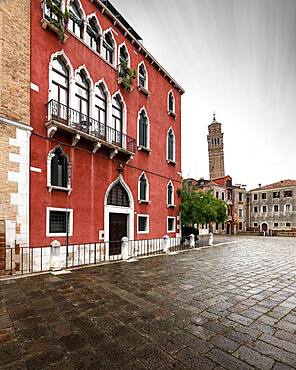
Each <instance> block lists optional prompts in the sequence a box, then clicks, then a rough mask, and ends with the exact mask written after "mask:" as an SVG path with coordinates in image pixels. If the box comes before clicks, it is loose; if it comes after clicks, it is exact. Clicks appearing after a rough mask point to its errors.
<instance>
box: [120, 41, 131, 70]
mask: <svg viewBox="0 0 296 370" xmlns="http://www.w3.org/2000/svg"><path fill="white" fill-rule="evenodd" d="M119 63H120V64H123V65H125V66H128V65H129V54H128V51H127V48H126V46H125V45H121V46H120V47H119Z"/></svg>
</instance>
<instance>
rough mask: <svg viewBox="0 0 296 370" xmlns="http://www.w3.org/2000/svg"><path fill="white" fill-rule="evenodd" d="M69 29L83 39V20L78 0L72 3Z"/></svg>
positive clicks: (73, 0) (72, 0)
mask: <svg viewBox="0 0 296 370" xmlns="http://www.w3.org/2000/svg"><path fill="white" fill-rule="evenodd" d="M68 29H69V30H70V31H71V32H73V33H74V34H75V35H76V36H77V37H79V38H81V39H82V38H83V18H82V15H81V11H80V9H79V4H78V2H77V0H71V1H70V5H69V21H68Z"/></svg>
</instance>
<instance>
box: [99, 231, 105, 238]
mask: <svg viewBox="0 0 296 370" xmlns="http://www.w3.org/2000/svg"><path fill="white" fill-rule="evenodd" d="M104 239H105V232H104V230H99V240H104Z"/></svg>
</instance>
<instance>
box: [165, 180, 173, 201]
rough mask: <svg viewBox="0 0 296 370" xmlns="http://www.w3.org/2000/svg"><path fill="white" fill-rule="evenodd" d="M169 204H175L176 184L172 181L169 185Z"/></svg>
mask: <svg viewBox="0 0 296 370" xmlns="http://www.w3.org/2000/svg"><path fill="white" fill-rule="evenodd" d="M167 205H168V206H173V205H174V186H173V184H172V182H171V181H170V182H169V183H168V185H167Z"/></svg>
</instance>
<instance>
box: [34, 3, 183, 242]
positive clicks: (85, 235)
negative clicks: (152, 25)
mask: <svg viewBox="0 0 296 370" xmlns="http://www.w3.org/2000/svg"><path fill="white" fill-rule="evenodd" d="M82 5H83V8H84V10H85V12H86V15H88V14H90V13H94V12H95V13H96V14H97V17H98V19H99V21H100V24H101V27H102V29H103V31H104V30H105V29H107V28H109V27H112V28H113V29H114V30H115V31H116V32H117V33H118V36H116V35H115V38H116V42H117V46H118V45H119V44H121V43H122V42H123V41H125V42H126V45H127V47H128V50H129V54H130V56H131V67H133V68H136V69H137V66H138V64H139V63H140V62H141V61H142V60H144V61H145V65H146V68H147V71H148V75H149V91H150V92H151V96H150V97H149V98H147V97H146V96H144V95H143V94H142V93H141V92H139V91H138V90H137V89H136V88H135V89H134V90H133V91H132V92H131V93H128V92H125V91H124V90H123V89H121V88H120V87H119V85H118V83H117V71H116V70H115V69H114V68H112V67H111V66H110V65H109V64H107V63H106V62H105V61H104V60H103V59H102V58H100V57H99V56H98V55H96V54H95V53H94V52H93V51H92V50H90V49H89V48H88V47H87V46H86V45H85V44H83V43H82V42H81V41H80V40H78V39H76V38H75V37H74V36H73V35H72V34H70V33H68V36H69V38H68V40H67V42H66V43H65V44H62V43H61V42H60V41H59V40H58V38H57V36H56V34H55V33H53V32H52V31H49V30H48V29H47V30H44V29H43V28H42V27H41V19H42V11H41V6H40V0H32V23H31V27H32V44H31V48H32V54H31V58H32V62H31V63H32V68H31V81H32V82H33V83H34V84H36V85H38V87H39V92H36V91H34V90H31V125H32V127H33V130H34V131H33V135H32V139H31V166H33V167H37V168H40V169H41V173H39V172H32V171H31V177H30V184H31V185H30V191H31V200H30V243H31V245H33V246H36V245H44V244H48V243H50V242H51V241H52V240H53V239H56V238H47V237H46V207H59V208H72V209H73V210H74V233H73V237H71V238H70V243H80V242H81V243H82V242H93V241H97V240H98V231H99V230H103V229H104V197H105V193H106V190H107V188H108V186H109V185H110V183H111V182H113V181H114V180H115V179H116V178H117V177H118V171H117V168H118V158H117V157H115V158H114V159H113V160H111V159H109V158H108V157H107V156H106V155H105V154H104V151H102V150H101V149H99V150H98V152H97V153H96V154H93V153H92V147H91V145H90V144H89V146H87V145H83V144H81V143H78V144H77V146H76V147H71V145H70V141H69V138H68V137H67V136H66V135H64V136H63V134H62V133H61V134H59V135H55V136H54V137H53V140H49V139H48V138H47V130H46V127H45V123H46V108H45V106H46V103H47V102H48V89H49V83H48V70H49V68H48V65H49V61H50V57H51V55H52V54H53V53H55V52H57V51H61V50H64V52H65V53H66V55H67V57H68V58H69V59H70V61H71V64H72V66H73V68H74V69H77V68H78V67H79V66H81V65H85V66H86V68H87V70H88V72H89V73H90V76H91V78H92V80H93V82H97V81H99V80H101V79H102V78H104V79H105V82H106V84H107V86H108V88H109V91H110V93H111V95H112V94H114V93H115V92H116V91H118V90H120V91H121V93H122V95H123V98H124V100H125V103H126V106H127V135H129V136H131V137H133V138H136V137H137V117H138V112H139V110H140V109H141V108H142V107H143V106H144V107H145V108H146V110H147V112H148V116H149V120H150V149H151V154H150V155H148V154H147V153H144V152H141V151H138V150H137V153H136V155H135V156H134V158H133V160H131V161H130V162H129V163H128V164H126V165H124V172H123V178H124V180H125V182H126V183H127V184H128V186H129V187H130V189H131V191H132V193H133V197H134V203H135V212H136V213H141V214H142V213H143V214H149V215H150V233H149V234H144V235H137V234H136V230H137V224H136V220H137V218H136V215H135V225H134V229H135V235H134V238H135V239H146V238H157V237H162V236H163V235H165V234H166V233H167V230H166V227H167V222H166V221H167V216H177V215H178V214H179V198H178V196H177V194H176V191H177V189H178V188H179V187H180V186H181V182H180V181H181V177H180V175H179V174H178V173H177V172H181V95H180V93H179V91H178V90H177V89H175V88H174V87H173V86H172V85H171V84H170V82H169V81H168V80H167V79H166V78H165V77H164V76H163V75H162V74H161V73H160V72H159V71H158V70H157V69H156V68H155V67H154V66H153V65H151V64H150V63H149V62H148V61H147V60H145V55H144V54H142V53H141V52H139V51H137V50H135V48H134V46H133V45H132V43H131V42H130V41H129V40H127V39H126V38H125V37H124V35H123V34H122V32H121V30H120V29H119V28H117V27H116V26H114V25H113V24H112V23H111V21H110V19H108V18H107V17H105V16H104V15H102V14H101V12H100V11H99V10H98V8H97V7H96V5H95V4H94V3H92V2H91V1H89V0H84V1H82ZM127 16H128V14H127ZM147 32H148V31H147ZM163 42H165V40H164V41H163ZM136 84H137V83H136V80H135V82H134V85H136ZM171 89H173V92H174V96H175V101H176V113H177V117H176V119H173V118H172V117H170V116H168V114H167V94H168V92H169V90H171ZM170 127H173V129H174V133H175V137H176V162H177V164H176V165H175V166H173V165H170V164H168V163H167V162H166V140H167V131H168V129H169V128H170ZM58 143H60V145H61V146H62V147H63V149H64V150H65V152H66V153H67V154H68V155H69V158H70V161H71V167H72V177H71V182H72V184H71V185H72V188H73V191H72V193H71V194H70V195H67V193H65V192H61V191H52V192H49V191H48V189H47V156H48V152H49V150H51V149H52V148H53V147H54V146H56V145H57V144H58ZM142 171H145V173H146V175H147V177H148V180H149V187H150V192H149V197H150V204H149V205H143V204H142V205H140V204H139V203H138V200H137V199H138V178H139V176H140V174H141V173H142ZM170 179H171V180H172V181H173V184H174V188H175V203H176V205H177V206H176V208H175V209H167V207H166V186H167V183H168V181H169V180H170ZM170 235H171V236H174V235H175V234H170ZM58 239H59V240H61V241H62V242H63V238H58Z"/></svg>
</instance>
